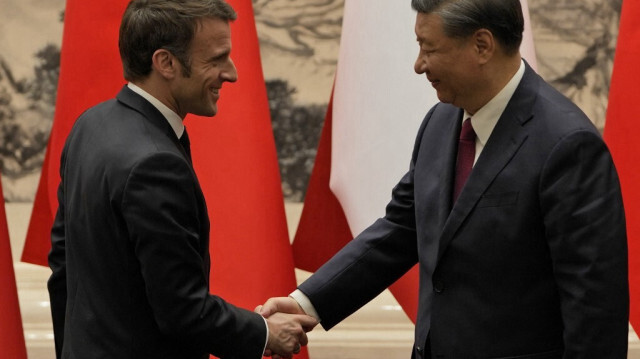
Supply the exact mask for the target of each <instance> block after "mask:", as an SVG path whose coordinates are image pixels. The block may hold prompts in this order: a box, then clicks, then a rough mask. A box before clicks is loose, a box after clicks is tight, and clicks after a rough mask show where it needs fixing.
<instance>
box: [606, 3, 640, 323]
mask: <svg viewBox="0 0 640 359" xmlns="http://www.w3.org/2000/svg"><path fill="white" fill-rule="evenodd" d="M638 17H640V2H638V1H623V2H622V12H621V16H620V28H619V32H618V43H617V46H616V53H615V57H614V64H613V74H612V76H611V87H610V89H609V105H608V108H607V118H606V123H605V127H604V139H605V141H606V143H607V145H608V146H609V149H610V150H611V154H612V156H613V160H614V163H615V165H616V168H617V170H618V175H619V176H620V184H621V186H622V197H623V200H624V207H625V214H626V220H627V238H628V245H629V292H630V295H631V298H630V299H631V305H630V322H631V325H632V326H633V328H634V329H635V330H636V333H637V332H639V331H640V241H639V239H640V188H638V186H637V184H638V182H640V169H639V168H638V158H639V157H640V145H639V144H638V139H637V138H636V137H635V134H636V133H639V132H640V122H638V120H637V119H636V118H635V116H636V114H637V110H636V107H635V106H636V104H637V103H638V101H640V93H638V91H637V87H638V84H637V82H638V79H640V67H638V64H637V62H638V58H640V47H639V46H638V44H640V23H638V21H637V19H638Z"/></svg>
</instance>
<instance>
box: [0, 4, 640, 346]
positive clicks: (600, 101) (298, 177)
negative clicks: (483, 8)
mask: <svg viewBox="0 0 640 359" xmlns="http://www.w3.org/2000/svg"><path fill="white" fill-rule="evenodd" d="M106 1H108V0H106ZM349 1H367V0H349ZM403 4H404V5H403ZM409 4H410V2H409V1H408V0H407V1H404V2H399V4H398V6H407V7H409V6H410V5H409ZM621 4H622V0H528V5H529V12H530V16H531V26H532V30H533V37H534V43H535V47H536V55H537V65H538V72H539V73H540V74H541V75H542V77H543V78H545V79H546V80H547V81H549V82H550V83H551V84H552V85H553V86H554V87H556V88H557V89H558V90H560V91H561V92H562V93H564V94H565V95H566V96H568V97H569V98H571V99H572V100H573V101H574V102H576V103H577V104H578V105H579V106H580V107H581V108H582V110H583V111H584V112H586V113H587V115H588V116H589V117H590V118H591V120H592V121H593V122H594V123H595V124H596V126H597V127H598V128H599V129H600V130H603V128H604V123H605V112H606V108H607V102H608V101H607V100H608V92H609V85H610V78H611V72H612V67H613V57H614V53H615V46H616V40H617V35H618V23H619V17H620V9H621ZM64 7H65V0H0V172H1V173H2V188H3V190H4V197H5V202H6V205H7V216H8V219H9V227H10V232H11V236H12V237H11V245H12V253H13V259H14V261H16V262H15V263H14V265H15V267H16V277H17V281H18V292H19V295H20V302H21V304H20V305H21V308H22V319H23V323H24V329H25V333H26V334H25V337H26V341H27V350H28V352H29V357H31V358H37V359H40V358H47V359H48V358H51V357H52V356H51V354H52V352H53V340H52V334H51V329H50V327H51V323H50V313H49V308H48V297H47V293H46V284H45V282H46V278H47V277H48V275H49V270H48V269H47V268H44V267H38V266H33V265H29V264H26V263H18V262H17V258H20V255H21V253H22V245H23V243H24V234H25V233H26V226H27V224H28V221H29V216H30V213H31V203H32V202H33V199H34V196H35V191H36V188H37V185H38V181H39V178H40V170H41V167H42V162H43V160H44V155H45V149H46V146H47V140H48V137H49V132H50V129H51V125H52V121H53V115H54V110H55V108H54V106H55V99H56V87H57V81H58V73H59V66H60V47H61V38H62V27H63V23H64ZM343 7H344V0H253V8H254V14H255V20H256V28H257V31H258V36H259V40H260V49H261V57H262V64H263V72H264V77H265V86H266V88H267V94H268V99H269V107H270V112H271V119H272V128H273V133H274V138H275V142H276V147H277V152H278V161H279V166H280V172H281V179H282V189H283V194H284V197H285V198H284V199H285V201H286V208H287V212H288V218H289V220H290V222H291V223H289V232H290V235H291V236H293V235H294V234H295V227H296V226H297V219H298V218H299V214H300V210H301V208H302V203H303V201H304V197H305V192H306V188H307V183H308V181H309V178H310V174H311V171H312V169H313V165H314V160H315V156H316V152H317V146H318V141H319V138H320V133H321V130H322V126H323V121H324V118H325V112H326V108H327V104H328V102H329V99H330V97H331V92H332V86H333V81H334V76H335V70H336V65H337V58H338V50H339V47H340V36H341V30H342V27H341V25H342V15H343ZM239 16H242V14H239ZM380 26H382V27H384V26H385V24H384V23H381V24H380ZM410 26H413V24H410ZM232 31H233V27H232ZM371 46H378V44H377V42H376V39H375V38H371ZM417 53H418V46H417V44H416V52H415V54H416V55H417ZM412 60H413V59H411V61H412ZM371 61H375V59H371ZM411 61H410V62H411ZM95 67H96V71H100V64H95ZM239 75H240V76H242V74H239ZM371 76H377V74H375V73H372V74H371ZM416 76H417V75H416ZM123 83H124V80H123ZM87 86H91V79H87ZM382 90H383V91H384V89H382ZM114 95H115V94H114ZM390 105H394V106H397V105H402V104H390ZM424 110H425V113H426V111H427V110H428V109H427V108H425V109H424ZM214 120H215V119H214ZM414 120H415V119H414ZM398 126H402V123H401V119H400V121H399V123H398ZM389 190H390V189H389ZM380 210H381V211H382V210H383V209H382V208H381V209H380ZM15 228H19V230H16V229H15ZM300 272H302V271H300ZM303 275H305V274H304V273H303ZM383 304H384V305H385V306H389V305H388V304H389V303H388V302H384V303H383ZM392 307H393V308H395V309H394V310H395V311H396V313H400V307H398V306H392ZM396 307H397V308H396ZM374 314H375V320H382V319H384V318H387V315H388V314H385V313H382V312H381V311H380V310H377V311H375V313H374ZM401 315H402V316H403V317H402V318H400V319H402V320H404V321H403V322H402V323H406V328H405V327H399V328H401V329H402V328H404V329H406V333H408V334H407V335H406V338H407V339H406V340H407V342H406V343H405V342H403V341H402V340H405V339H404V338H405V336H403V337H402V339H401V346H402V347H403V348H404V347H408V348H411V343H412V342H411V338H412V334H411V333H412V327H411V323H410V322H409V321H408V319H406V318H405V317H404V314H403V313H402V314H401ZM393 318H396V317H393ZM371 320H374V319H367V320H364V321H363V323H364V324H365V325H369V324H371V323H370V321H371ZM393 320H395V319H393ZM376 323H377V322H376ZM393 323H396V322H393ZM403 325H404V324H403ZM369 326H372V327H375V324H371V325H369ZM349 328H352V327H349ZM404 329H402V330H404ZM334 332H335V330H334ZM387 334H388V333H387ZM331 335H332V334H330V335H329V337H328V338H329V339H328V342H327V343H329V344H327V345H329V346H330V345H333V344H331V343H334V344H335V343H342V342H340V341H339V340H337V339H336V340H334V339H335V338H334V337H331ZM336 336H340V334H339V332H338V333H336ZM388 336H390V337H393V335H388ZM344 337H345V336H344V335H342V337H341V339H340V340H344ZM332 338H334V339H332ZM315 340H316V339H315V338H314V339H312V343H313V342H314V341H315ZM354 340H355V339H354ZM317 342H319V341H317ZM632 344H633V346H634V347H633V348H636V349H634V350H635V351H634V353H637V352H638V351H640V342H639V341H638V339H637V336H635V335H631V334H630V349H631V348H632ZM316 348H318V349H315V350H316V351H315V352H312V353H311V354H312V357H313V356H314V355H315V356H316V357H317V358H322V352H321V350H320V346H318V347H316ZM356 349H357V351H358V352H363V353H366V348H364V347H362V346H361V347H358V348H356ZM374 349H375V348H374ZM336 350H338V349H335V348H334V347H333V346H331V347H330V350H328V351H327V353H328V354H327V356H326V357H327V358H328V357H335V355H336V353H337V352H336ZM372 350H373V349H372ZM375 350H379V348H378V349H375ZM403 350H404V349H403ZM630 352H631V350H630ZM636 355H637V354H636ZM343 356H345V357H346V356H349V355H348V354H345V355H343ZM363 357H367V356H363ZM369 357H370V355H369ZM389 357H390V356H389ZM404 357H406V355H405V356H404ZM631 357H633V358H636V356H630V358H631Z"/></svg>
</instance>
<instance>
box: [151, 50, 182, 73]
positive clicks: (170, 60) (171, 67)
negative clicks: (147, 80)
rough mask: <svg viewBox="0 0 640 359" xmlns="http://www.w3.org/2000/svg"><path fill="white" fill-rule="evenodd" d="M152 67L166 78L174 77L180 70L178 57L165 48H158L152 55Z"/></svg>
mask: <svg viewBox="0 0 640 359" xmlns="http://www.w3.org/2000/svg"><path fill="white" fill-rule="evenodd" d="M151 68H152V69H153V71H155V72H157V73H158V74H159V75H160V76H162V77H164V78H166V79H171V78H173V77H174V76H175V75H176V73H177V71H179V69H178V61H177V59H176V58H175V57H174V56H173V54H172V53H171V52H169V51H168V50H165V49H158V50H156V51H155V52H154V53H153V55H151Z"/></svg>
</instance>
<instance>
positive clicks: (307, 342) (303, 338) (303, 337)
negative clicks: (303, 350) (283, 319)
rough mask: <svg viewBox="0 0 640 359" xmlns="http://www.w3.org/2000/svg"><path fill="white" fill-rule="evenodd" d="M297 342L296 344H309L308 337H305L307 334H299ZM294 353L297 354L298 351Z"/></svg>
mask: <svg viewBox="0 0 640 359" xmlns="http://www.w3.org/2000/svg"><path fill="white" fill-rule="evenodd" d="M298 342H299V343H300V344H299V345H298V346H300V345H307V344H309V338H307V334H306V333H304V332H303V333H302V334H301V335H300V337H299V338H298ZM296 354H298V353H296Z"/></svg>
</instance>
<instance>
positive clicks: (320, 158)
mask: <svg viewBox="0 0 640 359" xmlns="http://www.w3.org/2000/svg"><path fill="white" fill-rule="evenodd" d="M405 5H406V6H398V4H396V3H394V2H389V1H384V0H372V1H367V2H362V1H353V0H346V1H345V6H344V18H343V26H342V37H341V41H340V53H339V58H338V67H337V70H336V77H335V84H334V91H333V93H332V96H331V100H330V105H329V107H328V110H327V115H326V119H325V124H324V128H323V131H322V134H321V138H320V144H319V146H318V153H317V157H316V162H315V167H314V169H313V172H312V175H311V179H310V182H309V187H308V189H307V194H306V199H305V205H304V208H303V211H302V216H301V218H300V223H299V225H298V230H297V232H296V235H295V239H294V242H293V249H294V258H295V263H296V266H297V267H298V268H300V269H304V270H307V271H311V272H313V271H315V270H316V269H318V268H319V267H320V266H321V265H322V264H323V263H324V262H326V261H327V260H329V259H330V258H331V257H332V256H333V254H335V253H336V252H337V251H338V250H339V249H340V248H342V247H343V246H344V245H345V244H347V242H349V241H350V240H351V239H352V238H353V236H354V235H357V234H358V233H360V232H361V231H362V230H364V229H365V228H366V227H367V226H368V225H370V224H371V223H373V222H374V221H375V220H376V219H377V218H379V217H382V216H384V208H385V205H386V204H387V203H388V202H389V200H390V199H391V196H390V194H391V189H392V188H393V186H394V185H395V184H396V183H397V181H399V180H400V178H401V177H402V175H403V174H404V173H405V172H406V171H407V170H408V168H409V161H410V157H411V151H412V146H413V143H414V140H415V136H416V133H417V130H418V127H419V125H420V123H421V121H422V119H423V118H424V115H425V114H426V113H427V111H428V110H429V108H431V107H432V106H433V105H434V104H436V103H437V102H438V99H437V96H436V93H435V90H433V88H431V87H430V86H429V82H428V81H427V80H426V79H425V78H424V77H422V76H418V75H416V74H415V72H414V70H413V68H414V66H413V65H414V61H415V59H416V56H417V55H418V50H419V48H418V46H417V43H416V41H415V32H414V26H413V24H414V23H415V16H416V13H415V11H413V10H412V9H411V7H410V6H409V4H405ZM522 6H523V11H524V13H525V17H526V23H527V30H525V34H524V39H525V40H524V42H523V46H522V48H521V49H522V52H523V56H524V57H525V58H526V59H527V61H528V62H529V63H530V64H531V65H532V66H535V55H534V54H535V52H534V48H533V44H532V38H531V31H530V26H528V22H529V21H528V8H527V3H526V0H525V1H524V2H523V3H522ZM380 24H385V26H380ZM390 290H391V293H392V294H393V295H394V297H395V298H396V300H397V301H398V303H399V304H400V305H401V306H402V308H403V309H404V311H405V313H406V314H407V315H408V317H409V318H410V319H411V320H413V321H414V322H415V318H416V315H417V307H418V270H417V267H414V268H413V269H412V270H410V271H409V272H408V273H407V274H406V275H405V276H404V277H402V278H401V279H400V280H398V281H397V282H396V283H395V284H393V285H392V286H391V287H390Z"/></svg>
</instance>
